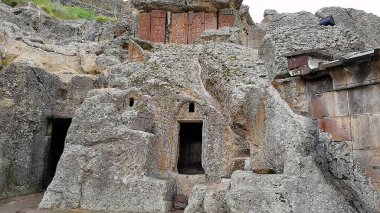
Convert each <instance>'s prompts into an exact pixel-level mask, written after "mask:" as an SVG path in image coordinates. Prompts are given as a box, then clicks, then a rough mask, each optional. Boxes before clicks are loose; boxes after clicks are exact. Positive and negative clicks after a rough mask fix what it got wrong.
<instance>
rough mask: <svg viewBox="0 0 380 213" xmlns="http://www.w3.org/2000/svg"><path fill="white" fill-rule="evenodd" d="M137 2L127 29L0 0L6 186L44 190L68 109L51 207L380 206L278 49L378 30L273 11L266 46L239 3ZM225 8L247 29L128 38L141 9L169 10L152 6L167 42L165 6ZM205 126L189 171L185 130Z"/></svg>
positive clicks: (357, 46)
mask: <svg viewBox="0 0 380 213" xmlns="http://www.w3.org/2000/svg"><path fill="white" fill-rule="evenodd" d="M133 3H134V6H135V7H136V8H134V10H133V13H132V14H131V16H130V17H129V18H128V19H127V20H126V21H125V22H123V24H120V25H119V26H115V25H114V24H112V23H108V24H99V23H95V22H91V21H57V20H54V19H51V18H50V17H49V16H48V15H47V14H46V13H44V12H43V11H42V10H41V9H39V8H37V7H35V6H33V5H31V6H30V10H29V9H28V6H25V5H21V6H19V7H16V8H10V7H5V6H3V4H2V3H0V20H1V21H2V22H1V23H0V27H1V29H2V31H0V40H1V42H2V46H1V51H2V53H4V52H6V54H5V56H4V57H2V63H3V64H5V66H2V67H1V68H0V69H1V70H0V118H1V120H5V121H6V124H5V125H3V123H1V124H2V125H0V197H7V196H12V195H18V194H21V193H29V192H35V191H38V190H40V188H41V182H42V176H43V170H44V165H45V164H46V159H45V156H46V147H47V144H48V140H49V139H48V138H49V137H48V136H47V132H49V126H48V119H49V118H51V117H53V118H55V117H58V118H73V120H72V123H71V125H70V128H69V131H68V135H67V137H66V141H65V148H64V151H63V154H62V156H61V159H60V161H59V163H58V166H57V171H56V173H55V177H54V179H53V181H52V182H51V184H50V185H49V187H48V189H47V191H46V193H45V196H44V198H43V201H42V202H41V203H40V208H44V209H45V208H46V209H52V208H64V209H65V208H66V209H68V208H74V209H75V208H80V209H86V210H93V211H107V212H108V211H120V212H169V211H170V210H171V208H172V206H173V203H174V206H177V207H178V208H183V207H184V205H186V203H188V206H187V208H186V210H185V211H186V212H250V211H254V212H264V211H268V212H291V211H293V212H307V211H310V212H355V210H357V211H361V210H363V211H367V210H374V211H375V212H376V211H377V210H378V206H379V205H378V200H379V196H378V190H376V188H374V187H372V185H369V184H368V182H367V177H366V176H365V174H364V173H363V172H361V171H360V168H359V167H356V166H353V165H354V160H353V159H351V158H350V156H347V155H346V153H345V149H346V148H345V147H344V145H342V146H343V147H341V146H340V144H335V142H334V143H333V142H331V143H330V141H329V140H326V141H323V140H322V139H319V140H318V136H319V132H318V131H317V124H316V123H315V122H313V120H312V119H311V118H307V117H304V116H302V115H308V113H307V109H308V108H307V106H306V105H307V103H305V101H306V100H307V98H308V97H305V96H306V95H305V92H304V90H305V89H306V88H304V87H303V86H302V87H299V88H295V87H297V86H299V85H301V84H302V80H300V79H298V80H299V81H291V82H287V79H286V78H284V77H287V75H286V73H287V71H288V70H287V68H286V61H285V59H284V58H283V57H282V56H281V55H282V54H283V53H288V52H290V51H294V50H302V49H311V48H314V49H315V48H317V49H322V50H329V51H331V52H332V53H333V54H334V55H339V54H342V53H344V52H347V51H353V50H361V49H362V48H364V46H365V45H367V42H368V41H369V40H368V39H364V40H363V39H361V38H360V33H358V32H357V31H355V30H353V29H346V28H345V27H344V26H343V25H341V26H340V25H338V26H336V27H321V26H319V25H318V18H317V17H316V16H314V15H312V14H310V13H306V12H300V13H297V14H278V13H277V12H274V11H266V13H265V16H266V17H265V21H264V23H263V24H262V25H261V26H260V28H259V30H260V31H259V33H258V34H257V35H258V37H259V38H257V41H256V47H258V46H260V45H261V50H260V55H259V54H258V52H257V49H251V48H247V47H244V46H242V45H241V44H243V45H247V43H248V44H249V42H247V38H248V37H249V36H248V37H247V35H249V33H250V32H247V30H248V27H249V26H252V25H251V23H250V20H249V15H248V14H247V13H248V12H247V11H248V8H247V7H241V0H236V1H235V0H234V1H229V0H228V1H227V0H226V1H158V0H153V1H150V0H149V1H141V0H135V1H133ZM222 8H235V9H237V10H239V9H240V10H239V11H233V13H236V14H235V15H237V16H236V20H232V19H229V18H231V17H232V16H233V15H232V14H224V15H229V16H230V17H228V18H227V19H226V23H227V24H230V23H232V22H234V25H235V26H237V28H225V29H221V30H217V31H215V30H214V31H205V32H204V33H203V35H202V38H201V39H200V40H198V41H197V42H196V43H195V44H192V45H179V44H169V45H166V44H162V43H161V44H157V43H150V42H147V41H142V40H138V39H135V38H133V37H131V36H132V34H133V33H134V32H135V31H136V30H137V29H134V27H135V26H136V23H134V22H135V21H136V20H135V18H136V17H135V16H136V14H137V12H138V11H137V9H140V10H141V12H148V11H144V10H151V9H159V10H161V11H155V13H157V14H154V13H153V15H157V16H155V17H154V18H159V19H160V20H159V24H160V27H161V29H154V30H153V32H161V34H160V35H155V36H156V37H155V38H154V41H160V42H162V41H165V39H169V40H170V36H168V37H165V34H163V33H162V32H163V30H162V28H165V27H166V26H165V24H166V20H165V19H164V16H165V17H168V16H170V15H171V13H169V12H165V11H172V12H179V11H181V12H183V11H186V12H187V11H189V10H194V11H195V13H198V12H197V11H200V12H201V13H199V14H198V15H199V16H203V15H204V14H203V13H202V12H212V11H213V12H215V11H217V10H219V9H222ZM162 11H163V12H162ZM227 12H228V11H227ZM36 14H40V15H39V16H38V15H36ZM151 15H152V14H151ZM192 15H194V14H192ZM209 15H210V14H209ZM211 15H214V16H216V14H215V13H213V14H211ZM28 17H29V18H28ZM193 17H195V15H194V16H193ZM239 18H240V20H238V19H239ZM152 20H155V19H152ZM168 20H169V19H168ZM235 21H236V22H235ZM210 23H211V24H210ZM210 23H207V24H209V25H210V26H211V25H213V24H215V23H213V22H212V21H210ZM200 24H201V25H200V26H203V25H202V24H203V23H202V19H200ZM147 26H148V24H147ZM151 26H155V25H150V24H149V27H151ZM169 26H170V24H169ZM182 26H183V25H182ZM192 27H194V28H195V27H196V25H195V24H194V26H192ZM210 28H215V27H214V26H212V27H210ZM150 29H151V28H150ZM201 30H202V29H201ZM196 33H199V32H198V31H197V30H196V29H194V34H196ZM197 35H198V34H197ZM264 35H265V37H264ZM63 36H65V37H66V38H63ZM373 36H375V35H373ZM261 38H263V41H262V42H261V41H260V40H261ZM368 38H369V37H368ZM130 39H131V40H133V42H130V43H129V44H128V42H129V41H130ZM371 39H372V35H371ZM193 40H194V39H193ZM183 43H184V42H183ZM368 43H369V42H368ZM131 44H132V45H131ZM364 44H365V45H364ZM4 61H5V62H7V63H4ZM274 79H275V80H276V81H275V82H273V80H274ZM100 87H107V88H102V89H96V88H100ZM352 95H353V96H360V95H357V94H352ZM297 113H298V114H297ZM357 122H362V123H365V120H363V121H362V120H358V121H357ZM195 123H196V124H197V125H196V126H197V129H198V130H199V131H198V132H197V135H198V136H199V138H197V139H196V140H197V141H195V142H194V141H193V142H194V144H195V145H194V144H193V146H191V148H194V150H195V151H191V152H192V153H191V154H192V155H190V156H191V157H193V156H195V157H194V158H196V159H195V160H196V162H197V163H198V162H199V165H198V164H197V165H196V166H197V167H198V168H195V169H194V168H186V169H187V170H186V169H183V168H180V167H181V166H182V165H180V163H179V162H180V160H181V158H182V156H181V155H183V154H184V153H185V151H182V150H181V149H182V148H181V143H183V142H184V141H186V140H183V138H182V139H181V137H182V135H181V133H183V132H181V130H183V129H181V128H183V126H185V124H187V125H188V124H195ZM198 127H200V128H198ZM357 134H359V133H357ZM369 135H370V136H368V137H371V138H376V137H377V135H376V133H371V134H369ZM187 136H188V137H190V136H189V135H187ZM355 137H356V136H355ZM199 140H201V143H199ZM371 140H372V139H371ZM372 142H373V141H372ZM372 142H371V143H372ZM342 144H343V143H342ZM190 150H191V149H190ZM342 150H343V151H342ZM326 151H327V152H326ZM317 154H319V156H318V155H317ZM182 160H183V159H182ZM362 160H363V161H366V160H367V158H362ZM340 163H342V164H340ZM324 166H327V168H325V167H324ZM184 167H185V166H184ZM194 170H195V172H194ZM243 170H245V171H243ZM192 172H194V173H195V174H196V175H195V174H194V173H192ZM331 174H332V175H331ZM346 177H350V179H349V180H344V179H345V178H346ZM337 179H338V180H337ZM353 180H355V181H353ZM356 182H357V184H356ZM350 189H352V190H351V191H350ZM347 191H348V192H349V193H347ZM352 191H353V192H355V193H352ZM367 192H370V193H367ZM366 193H367V194H366ZM187 198H189V200H187Z"/></svg>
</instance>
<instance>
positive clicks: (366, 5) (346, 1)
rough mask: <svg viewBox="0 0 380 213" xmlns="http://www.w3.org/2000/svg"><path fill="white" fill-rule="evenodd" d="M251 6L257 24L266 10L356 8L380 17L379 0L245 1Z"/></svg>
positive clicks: (296, 10)
mask: <svg viewBox="0 0 380 213" xmlns="http://www.w3.org/2000/svg"><path fill="white" fill-rule="evenodd" d="M243 4H246V5H249V7H250V13H251V16H252V18H253V20H254V21H255V22H256V23H259V22H261V20H262V19H263V14H264V10H265V9H275V10H277V12H279V13H281V12H291V13H293V12H299V11H302V10H305V11H309V12H312V13H315V12H316V11H317V10H319V9H320V8H322V7H330V6H340V7H344V8H355V9H359V10H364V11H366V12H368V13H374V14H376V15H377V16H380V1H379V0H244V1H243Z"/></svg>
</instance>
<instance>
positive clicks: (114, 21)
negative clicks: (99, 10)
mask: <svg viewBox="0 0 380 213" xmlns="http://www.w3.org/2000/svg"><path fill="white" fill-rule="evenodd" d="M95 20H96V21H97V22H99V23H104V22H107V21H111V22H113V23H116V22H117V18H113V17H108V16H97V17H95Z"/></svg>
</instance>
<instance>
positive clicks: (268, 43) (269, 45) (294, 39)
mask: <svg viewBox="0 0 380 213" xmlns="http://www.w3.org/2000/svg"><path fill="white" fill-rule="evenodd" d="M296 17H297V16H296ZM313 17H314V16H313ZM288 21H289V20H288ZM293 21H295V20H293ZM293 21H290V22H293ZM317 21H318V20H317V19H316V18H313V21H312V22H313V23H314V22H315V23H314V26H313V25H312V24H304V25H300V24H295V26H287V25H286V24H285V23H287V20H286V19H285V20H283V19H281V22H280V23H275V24H273V27H274V26H279V27H274V29H273V30H271V26H272V25H270V28H269V29H270V30H269V31H267V33H266V36H265V37H264V39H263V42H262V45H261V47H260V56H261V57H262V58H263V59H264V61H265V62H266V63H265V66H266V68H267V69H268V70H271V72H270V73H269V77H270V78H271V79H273V78H275V77H276V76H278V75H281V76H284V75H285V76H286V75H287V61H286V59H285V58H284V57H281V55H283V54H285V53H289V52H293V51H297V50H307V49H313V48H316V49H319V50H327V51H330V52H331V54H333V55H334V54H338V53H339V54H341V53H347V52H353V51H359V50H363V48H364V42H363V40H362V39H361V38H360V36H359V35H357V34H356V33H355V32H354V31H349V30H347V29H346V28H344V27H341V26H336V27H322V26H318V25H317V24H316V23H317ZM277 24H278V25H277ZM280 26H282V27H280Z"/></svg>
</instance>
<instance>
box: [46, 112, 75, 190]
mask: <svg viewBox="0 0 380 213" xmlns="http://www.w3.org/2000/svg"><path fill="white" fill-rule="evenodd" d="M70 124H71V119H70V118H67V119H55V118H54V119H49V120H48V125H51V127H48V131H49V132H48V134H50V143H49V145H48V149H47V150H48V152H47V160H46V164H45V173H44V179H43V181H42V188H43V189H46V188H47V187H48V186H49V184H50V183H51V181H52V180H53V177H54V174H55V171H56V170H57V164H58V161H59V159H60V157H61V155H62V153H63V148H64V146H65V138H66V134H67V130H68V129H69V127H70ZM49 128H51V129H50V130H49Z"/></svg>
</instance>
